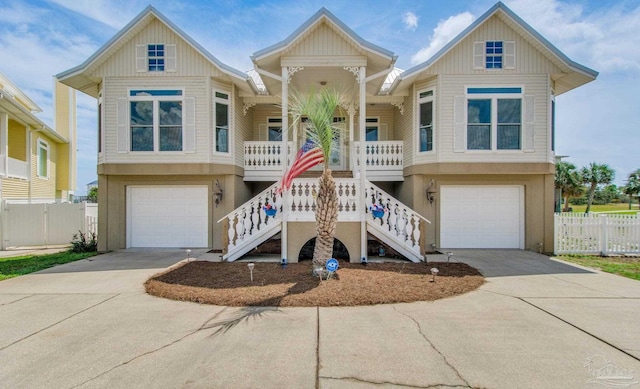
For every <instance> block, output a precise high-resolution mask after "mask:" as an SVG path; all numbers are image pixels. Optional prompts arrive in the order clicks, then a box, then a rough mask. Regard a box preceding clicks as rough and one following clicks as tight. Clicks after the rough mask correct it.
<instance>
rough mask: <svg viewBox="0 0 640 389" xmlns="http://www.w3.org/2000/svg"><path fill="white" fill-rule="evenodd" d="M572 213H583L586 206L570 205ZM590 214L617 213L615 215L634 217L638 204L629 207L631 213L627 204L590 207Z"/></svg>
mask: <svg viewBox="0 0 640 389" xmlns="http://www.w3.org/2000/svg"><path fill="white" fill-rule="evenodd" d="M571 208H573V212H574V213H584V211H586V209H587V206H586V205H571ZM591 212H601V213H608V212H611V213H617V214H621V215H624V214H631V215H634V214H636V213H637V212H638V204H632V205H631V211H629V204H604V205H592V206H591Z"/></svg>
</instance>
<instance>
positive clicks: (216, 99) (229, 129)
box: [211, 88, 235, 157]
mask: <svg viewBox="0 0 640 389" xmlns="http://www.w3.org/2000/svg"><path fill="white" fill-rule="evenodd" d="M216 93H222V94H225V95H227V98H226V99H224V98H222V97H217V96H216ZM211 101H212V107H211V110H212V117H213V120H212V123H211V124H212V125H211V127H212V136H211V146H212V148H211V153H212V154H213V155H218V156H225V157H226V156H229V157H232V156H233V148H234V147H235V143H233V142H234V137H233V127H234V126H233V123H234V116H233V115H234V112H233V110H232V106H233V104H232V102H233V88H232V90H226V89H223V88H212V89H211ZM217 103H220V104H223V105H226V106H227V151H217V150H216V146H217V143H216V142H217V139H216V131H217V128H216V127H217V126H216V104H217Z"/></svg>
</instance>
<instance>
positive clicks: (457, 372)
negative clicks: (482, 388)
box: [392, 305, 471, 388]
mask: <svg viewBox="0 0 640 389" xmlns="http://www.w3.org/2000/svg"><path fill="white" fill-rule="evenodd" d="M392 308H393V310H394V311H396V312H398V313H399V314H401V315H403V316H406V317H408V318H409V319H411V321H413V322H414V323H415V325H416V326H417V327H418V332H419V333H420V335H422V337H423V338H424V340H425V341H426V342H427V343H428V344H429V346H431V348H432V349H434V350H435V351H436V352H437V353H438V354H440V357H442V360H444V363H446V364H447V366H449V367H450V368H451V369H452V370H453V371H454V372H455V373H456V375H457V376H458V378H460V379H461V380H462V382H464V383H465V385H466V386H460V385H458V386H453V387H464V388H471V385H469V382H467V380H465V379H464V377H462V375H461V374H460V372H459V371H458V369H456V368H455V366H453V364H451V362H449V360H448V359H447V357H446V356H445V355H444V354H443V353H442V352H441V351H440V350H438V348H437V347H436V346H435V345H434V344H433V342H431V341H430V340H429V338H427V335H426V334H425V333H424V332H423V331H422V326H421V325H420V323H419V322H418V321H417V320H416V319H414V318H413V317H412V316H411V315H409V314H406V313H404V312H401V311H399V310H398V309H397V308H396V307H395V306H393V305H392Z"/></svg>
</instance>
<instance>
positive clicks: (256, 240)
mask: <svg viewBox="0 0 640 389" xmlns="http://www.w3.org/2000/svg"><path fill="white" fill-rule="evenodd" d="M310 173H311V174H313V173H312V172H310ZM348 173H350V172H348ZM345 175H347V174H345ZM335 180H336V192H337V194H338V222H341V221H343V222H344V221H350V222H357V221H361V220H362V217H363V215H364V218H365V220H366V226H367V227H366V228H367V232H368V233H369V234H371V235H372V236H374V237H375V238H377V239H379V240H380V241H382V242H384V243H385V244H387V245H389V246H390V247H391V248H393V249H394V250H395V251H397V252H398V253H399V254H402V255H403V256H404V257H406V258H407V259H409V260H410V261H412V262H420V261H424V256H423V255H422V254H421V253H423V252H424V247H422V246H421V241H422V240H421V239H420V238H421V236H423V235H424V230H425V228H426V227H425V223H430V221H429V220H427V219H425V218H424V217H423V216H421V215H420V214H418V213H417V212H415V211H414V210H412V209H411V208H409V207H408V206H406V205H404V204H402V203H401V202H400V201H399V200H398V199H396V198H394V197H393V196H391V195H390V194H388V193H387V192H385V191H383V190H382V189H380V188H379V187H378V186H376V185H374V184H372V183H371V182H369V181H366V186H365V193H364V194H363V195H359V194H358V192H359V191H360V185H359V182H358V180H357V179H354V178H350V177H344V178H340V177H337V178H335ZM277 185H278V183H277V182H276V183H274V184H273V185H271V186H269V187H268V188H267V189H265V190H264V191H262V192H260V193H259V194H258V195H256V196H255V197H253V198H252V199H251V200H249V201H247V202H246V203H244V204H243V205H241V206H240V207H238V208H237V209H235V210H234V211H232V212H231V213H229V214H228V215H226V216H225V217H223V218H222V219H220V220H219V221H218V223H220V222H224V223H225V224H224V225H225V228H224V231H226V236H225V243H226V252H224V254H223V260H225V261H229V262H231V261H235V260H236V259H239V258H241V257H242V256H243V255H245V254H247V253H248V252H249V251H251V250H253V249H254V248H256V247H257V246H258V245H260V244H261V243H263V242H265V241H266V240H268V239H269V238H271V237H273V236H274V235H276V234H278V233H279V232H280V231H282V223H283V215H286V216H284V217H285V218H286V220H287V223H295V222H313V221H315V195H316V193H318V189H319V188H318V179H317V178H297V179H295V180H294V181H293V183H292V186H291V190H290V192H288V193H287V194H286V195H285V197H284V198H283V196H282V195H280V194H276V188H277ZM285 201H286V204H285ZM267 204H268V205H270V206H271V208H273V209H275V210H276V211H275V214H273V215H269V214H268V213H269V212H270V211H267V210H265V205H267ZM374 204H376V205H379V206H380V207H382V208H383V209H384V212H383V213H382V214H381V215H376V216H375V217H374V215H373V212H372V210H371V208H372V206H373V205H374ZM271 212H273V211H271ZM338 238H339V237H338Z"/></svg>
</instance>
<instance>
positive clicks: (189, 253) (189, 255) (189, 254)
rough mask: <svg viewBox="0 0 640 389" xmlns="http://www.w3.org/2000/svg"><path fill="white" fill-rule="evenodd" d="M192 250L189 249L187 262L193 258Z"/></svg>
mask: <svg viewBox="0 0 640 389" xmlns="http://www.w3.org/2000/svg"><path fill="white" fill-rule="evenodd" d="M190 257H191V250H189V249H187V262H189V261H190V260H191V258H190Z"/></svg>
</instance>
